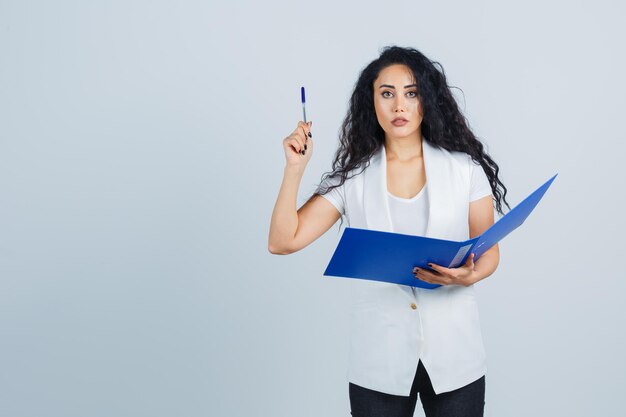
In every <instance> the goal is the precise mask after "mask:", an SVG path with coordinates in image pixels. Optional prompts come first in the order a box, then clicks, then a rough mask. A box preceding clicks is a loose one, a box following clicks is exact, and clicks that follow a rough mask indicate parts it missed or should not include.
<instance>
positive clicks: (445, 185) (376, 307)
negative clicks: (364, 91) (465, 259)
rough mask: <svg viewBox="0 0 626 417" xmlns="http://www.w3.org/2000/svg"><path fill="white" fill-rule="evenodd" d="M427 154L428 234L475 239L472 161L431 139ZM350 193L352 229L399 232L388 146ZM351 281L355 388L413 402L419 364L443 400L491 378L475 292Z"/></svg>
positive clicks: (351, 363) (350, 369)
mask: <svg viewBox="0 0 626 417" xmlns="http://www.w3.org/2000/svg"><path fill="white" fill-rule="evenodd" d="M422 149H423V158H424V168H425V172H426V179H427V182H428V187H427V189H426V191H427V193H428V198H429V201H430V207H429V216H428V223H427V226H426V236H428V237H433V238H438V239H448V240H465V239H468V238H469V223H468V214H469V193H470V175H471V165H470V164H471V157H470V156H469V155H468V154H466V153H463V152H449V151H447V150H445V149H442V148H437V147H435V146H434V145H431V144H430V143H429V142H428V141H427V140H426V139H423V141H422ZM359 169H360V168H359ZM344 191H345V216H346V219H347V223H348V225H349V226H350V227H357V228H363V229H370V230H380V231H385V232H393V229H392V223H391V218H390V214H389V207H388V201H387V195H386V192H387V157H386V152H385V147H384V145H383V146H381V148H380V150H379V151H378V152H377V153H376V154H375V155H374V156H372V158H371V160H370V165H369V166H368V167H367V168H366V169H365V170H364V171H363V172H362V173H360V174H359V175H356V176H354V177H352V178H350V179H348V180H347V181H346V182H345V184H344ZM444 266H448V265H444ZM416 279H417V278H416ZM351 282H352V290H353V293H352V308H351V317H350V318H351V331H350V332H351V334H350V348H349V362H348V372H347V377H348V381H349V382H352V383H354V384H357V385H360V386H362V387H365V388H369V389H373V390H376V391H380V392H384V393H387V394H393V395H403V396H408V395H409V394H410V390H411V385H412V383H413V379H414V377H415V372H416V371H417V365H418V361H419V359H421V360H422V363H423V364H424V366H425V368H426V370H427V372H428V374H429V376H430V379H431V382H432V385H433V388H434V391H435V393H437V394H439V393H442V392H447V391H452V390H454V389H457V388H460V387H462V386H464V385H467V384H469V383H470V382H473V381H475V380H477V379H478V378H480V377H481V376H483V375H484V374H485V372H486V363H485V351H484V347H483V341H482V335H481V329H480V322H479V317H478V308H477V304H476V300H475V295H474V287H473V286H469V287H463V286H458V285H444V286H441V287H439V288H436V289H432V290H430V289H422V288H415V287H410V286H406V285H399V284H390V283H386V282H378V281H370V280H360V279H352V280H351ZM415 306H417V308H414V307H415Z"/></svg>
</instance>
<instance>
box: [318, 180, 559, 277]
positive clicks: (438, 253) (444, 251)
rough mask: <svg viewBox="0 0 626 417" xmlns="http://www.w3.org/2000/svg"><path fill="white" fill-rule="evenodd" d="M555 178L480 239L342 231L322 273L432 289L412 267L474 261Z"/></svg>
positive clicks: (511, 227)
mask: <svg viewBox="0 0 626 417" xmlns="http://www.w3.org/2000/svg"><path fill="white" fill-rule="evenodd" d="M557 175H558V174H555V175H554V176H553V177H552V178H550V179H549V180H548V181H546V182H545V183H544V184H543V185H542V186H541V187H539V188H537V189H536V190H535V191H533V192H532V193H531V194H530V195H529V196H528V197H526V198H525V199H524V200H523V201H522V202H521V203H519V204H518V205H517V206H515V207H513V209H511V210H510V211H509V212H508V213H507V214H505V215H504V216H502V218H500V220H498V221H497V222H496V223H494V224H493V225H492V226H491V227H490V228H489V229H487V230H485V231H484V232H483V233H482V234H481V235H480V236H476V237H474V238H472V239H469V240H466V241H463V242H456V241H453V240H444V239H434V238H429V237H424V236H413V235H405V234H401V233H391V232H382V231H377V230H367V229H359V228H354V227H346V228H345V229H344V231H343V234H342V235H341V239H340V240H339V243H338V244H337V248H336V249H335V253H334V254H333V257H332V258H331V260H330V262H329V263H328V266H327V267H326V271H324V275H326V276H335V277H344V278H359V279H368V280H374V281H383V282H389V283H394V284H402V285H409V286H412V287H421V288H429V289H432V288H437V287H440V286H441V285H439V284H430V283H428V282H425V281H422V280H420V279H418V278H416V277H415V276H414V275H413V273H412V271H413V268H414V267H416V266H417V267H419V268H424V269H430V268H429V267H428V263H434V264H437V265H442V266H447V267H449V268H456V267H458V266H459V265H462V264H464V263H465V261H466V260H467V257H468V256H469V255H470V253H472V252H473V253H474V254H475V255H474V261H476V260H478V258H480V256H481V255H482V254H483V253H485V252H486V251H487V250H488V249H489V248H490V247H492V246H493V245H495V244H496V243H498V242H499V241H500V240H501V239H503V238H504V237H505V236H507V235H508V234H509V233H511V232H512V231H513V230H515V229H517V228H518V227H519V226H520V225H521V224H522V223H524V220H526V218H527V217H528V215H529V214H530V213H531V212H532V211H533V209H534V208H535V206H536V205H537V203H539V200H541V198H542V197H543V195H544V194H545V192H546V191H547V190H548V187H550V185H551V184H552V181H554V179H555V178H556V176H557Z"/></svg>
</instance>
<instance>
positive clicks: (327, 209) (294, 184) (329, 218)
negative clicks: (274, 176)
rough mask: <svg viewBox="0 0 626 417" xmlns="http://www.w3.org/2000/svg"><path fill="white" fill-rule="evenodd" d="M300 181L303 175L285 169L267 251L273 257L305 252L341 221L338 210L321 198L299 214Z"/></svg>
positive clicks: (313, 199)
mask: <svg viewBox="0 0 626 417" xmlns="http://www.w3.org/2000/svg"><path fill="white" fill-rule="evenodd" d="M301 179H302V171H300V170H298V169H294V168H291V167H285V175H284V177H283V183H282V185H281V187H280V191H279V193H278V198H277V199H276V204H275V206H274V211H273V213H272V221H271V224H270V233H269V241H268V250H269V251H270V252H271V253H273V254H279V255H287V254H290V253H293V252H297V251H299V250H300V249H303V248H305V247H306V246H308V245H309V244H311V243H312V242H313V241H314V240H316V239H317V238H318V237H320V236H321V235H323V234H324V233H325V232H326V231H327V230H328V229H330V227H331V226H332V225H333V224H335V223H336V222H337V220H339V218H340V217H341V213H339V211H337V209H336V208H335V206H333V205H332V204H331V203H330V202H329V201H328V200H326V199H325V198H323V197H321V196H319V195H315V196H313V197H312V198H311V199H310V200H309V201H307V202H306V203H305V204H304V205H303V206H302V207H300V209H299V210H297V211H296V199H297V195H298V187H299V185H300V180H301Z"/></svg>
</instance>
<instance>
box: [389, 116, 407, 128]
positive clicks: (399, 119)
mask: <svg viewBox="0 0 626 417" xmlns="http://www.w3.org/2000/svg"><path fill="white" fill-rule="evenodd" d="M407 123H409V121H408V120H406V119H404V118H402V117H396V118H395V119H393V120H392V121H391V124H392V125H394V126H404V125H405V124H407Z"/></svg>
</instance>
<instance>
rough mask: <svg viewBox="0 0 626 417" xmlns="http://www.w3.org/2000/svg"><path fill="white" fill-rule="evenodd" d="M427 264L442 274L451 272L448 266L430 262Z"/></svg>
mask: <svg viewBox="0 0 626 417" xmlns="http://www.w3.org/2000/svg"><path fill="white" fill-rule="evenodd" d="M428 266H429V267H431V268H432V269H434V270H435V271H437V272H440V273H442V274H449V273H450V272H451V271H450V268H446V267H445V266H441V265H437V264H432V263H429V264H428Z"/></svg>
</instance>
